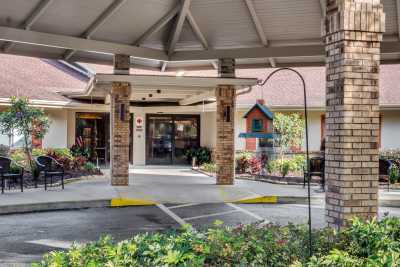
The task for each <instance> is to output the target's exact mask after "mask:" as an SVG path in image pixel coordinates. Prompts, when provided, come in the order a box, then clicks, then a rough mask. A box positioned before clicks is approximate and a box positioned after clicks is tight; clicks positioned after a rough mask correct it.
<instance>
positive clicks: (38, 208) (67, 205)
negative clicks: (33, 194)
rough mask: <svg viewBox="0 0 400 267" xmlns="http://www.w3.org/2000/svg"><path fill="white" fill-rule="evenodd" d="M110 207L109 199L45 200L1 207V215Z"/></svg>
mask: <svg viewBox="0 0 400 267" xmlns="http://www.w3.org/2000/svg"><path fill="white" fill-rule="evenodd" d="M104 207H110V200H109V199H100V200H86V201H63V202H45V203H35V204H17V205H9V206H1V207H0V215H6V214H16V213H29V212H43V211H56V210H75V209H88V208H104Z"/></svg>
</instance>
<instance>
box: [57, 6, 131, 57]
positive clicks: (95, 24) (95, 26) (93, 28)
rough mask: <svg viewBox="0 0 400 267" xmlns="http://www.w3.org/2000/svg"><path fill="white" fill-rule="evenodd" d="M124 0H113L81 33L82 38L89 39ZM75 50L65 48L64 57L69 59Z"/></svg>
mask: <svg viewBox="0 0 400 267" xmlns="http://www.w3.org/2000/svg"><path fill="white" fill-rule="evenodd" d="M125 2H126V0H114V2H112V3H111V4H110V5H109V6H108V7H107V8H106V9H105V10H104V11H103V12H102V13H101V14H100V16H99V17H98V18H97V19H96V20H95V21H94V22H93V23H92V24H91V25H90V26H89V28H87V29H86V30H85V32H84V33H83V34H82V35H81V37H82V38H86V39H90V38H91V37H92V35H93V34H94V33H95V32H96V31H97V30H98V29H99V28H100V27H101V26H102V25H103V24H104V23H105V22H106V21H107V19H109V18H110V17H111V16H112V15H113V14H114V13H115V12H116V11H117V10H118V9H119V8H120V7H121V6H122V5H123V4H124V3H125ZM75 52H76V50H67V51H66V52H65V54H64V59H65V60H69V59H70V58H71V57H72V56H73V54H74V53H75Z"/></svg>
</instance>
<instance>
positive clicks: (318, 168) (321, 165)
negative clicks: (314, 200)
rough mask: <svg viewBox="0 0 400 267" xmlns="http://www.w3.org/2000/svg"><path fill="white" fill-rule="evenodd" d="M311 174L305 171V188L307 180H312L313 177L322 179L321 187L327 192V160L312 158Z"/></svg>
mask: <svg viewBox="0 0 400 267" xmlns="http://www.w3.org/2000/svg"><path fill="white" fill-rule="evenodd" d="M309 163H310V172H309V173H307V169H306V168H305V169H304V181H303V187H305V186H306V181H307V178H308V179H311V177H313V176H318V177H321V187H322V190H323V191H325V159H324V158H323V157H313V158H310V162H309Z"/></svg>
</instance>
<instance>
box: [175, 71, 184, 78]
mask: <svg viewBox="0 0 400 267" xmlns="http://www.w3.org/2000/svg"><path fill="white" fill-rule="evenodd" d="M175 75H176V77H182V76H183V75H185V71H183V70H178V71H177V72H176V74H175Z"/></svg>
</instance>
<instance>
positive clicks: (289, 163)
mask: <svg viewBox="0 0 400 267" xmlns="http://www.w3.org/2000/svg"><path fill="white" fill-rule="evenodd" d="M304 165H305V157H304V155H296V156H294V157H293V158H292V159H276V160H273V161H270V162H268V164H267V171H268V172H269V173H274V172H278V173H279V174H280V175H281V176H282V178H284V177H285V176H286V175H288V174H289V172H299V171H302V170H303V168H304Z"/></svg>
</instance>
